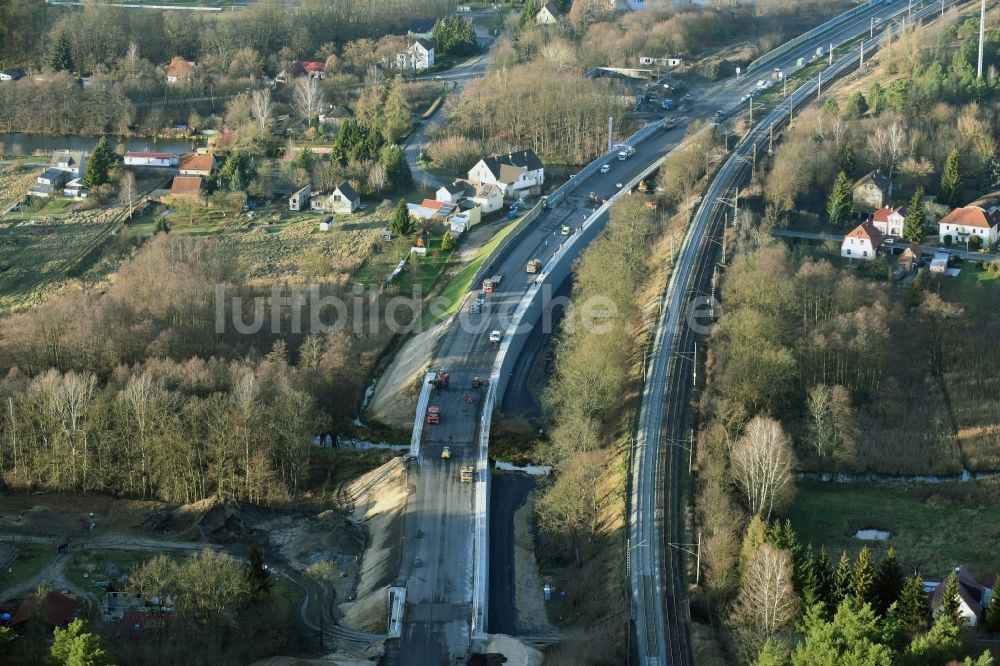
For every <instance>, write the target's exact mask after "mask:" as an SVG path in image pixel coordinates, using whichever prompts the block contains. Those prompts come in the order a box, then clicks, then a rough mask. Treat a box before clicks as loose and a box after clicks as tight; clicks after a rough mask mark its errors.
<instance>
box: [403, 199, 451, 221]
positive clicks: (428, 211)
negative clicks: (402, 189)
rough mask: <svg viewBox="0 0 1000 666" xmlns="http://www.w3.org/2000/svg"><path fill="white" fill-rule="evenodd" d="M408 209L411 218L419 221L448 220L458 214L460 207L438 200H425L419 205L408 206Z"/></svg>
mask: <svg viewBox="0 0 1000 666" xmlns="http://www.w3.org/2000/svg"><path fill="white" fill-rule="evenodd" d="M406 209H407V210H408V211H409V213H410V217H413V218H416V219H418V220H431V219H439V220H447V219H448V218H449V217H451V216H452V215H454V214H455V213H456V212H458V205H457V204H453V203H449V202H447V201H438V200H437V199H424V200H423V201H421V202H420V203H418V204H412V203H408V204H406Z"/></svg>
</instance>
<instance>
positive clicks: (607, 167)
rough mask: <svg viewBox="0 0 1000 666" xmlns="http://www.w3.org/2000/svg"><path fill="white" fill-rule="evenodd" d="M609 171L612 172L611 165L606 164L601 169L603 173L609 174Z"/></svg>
mask: <svg viewBox="0 0 1000 666" xmlns="http://www.w3.org/2000/svg"><path fill="white" fill-rule="evenodd" d="M609 171H611V165H610V164H605V165H604V166H602V167H601V173H607V172H609Z"/></svg>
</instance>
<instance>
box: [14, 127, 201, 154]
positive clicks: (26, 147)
mask: <svg viewBox="0 0 1000 666" xmlns="http://www.w3.org/2000/svg"><path fill="white" fill-rule="evenodd" d="M99 139H100V137H98V136H50V135H48V134H21V133H16V132H15V133H9V134H8V133H2V132H0V144H3V145H2V150H0V154H3V155H33V154H34V153H35V152H39V153H51V152H53V151H56V150H87V151H89V150H93V149H94V146H95V145H97V141H98V140H99ZM108 143H109V144H110V145H111V148H112V149H115V148H117V147H118V146H123V147H124V150H148V151H154V152H161V153H187V152H191V151H192V150H193V149H194V148H196V147H197V146H198V145H204V144H203V143H201V142H198V141H193V140H186V141H185V140H180V139H152V138H143V137H132V138H119V137H113V136H109V137H108Z"/></svg>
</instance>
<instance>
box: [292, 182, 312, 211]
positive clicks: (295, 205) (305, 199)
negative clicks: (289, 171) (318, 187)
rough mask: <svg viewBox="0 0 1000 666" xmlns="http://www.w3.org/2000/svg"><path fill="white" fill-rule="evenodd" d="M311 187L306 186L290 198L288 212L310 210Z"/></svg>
mask: <svg viewBox="0 0 1000 666" xmlns="http://www.w3.org/2000/svg"><path fill="white" fill-rule="evenodd" d="M310 191H311V190H310V189H309V186H308V185H306V186H305V187H302V188H300V189H298V190H296V191H295V192H294V193H292V196H290V197H288V210H309V193H310Z"/></svg>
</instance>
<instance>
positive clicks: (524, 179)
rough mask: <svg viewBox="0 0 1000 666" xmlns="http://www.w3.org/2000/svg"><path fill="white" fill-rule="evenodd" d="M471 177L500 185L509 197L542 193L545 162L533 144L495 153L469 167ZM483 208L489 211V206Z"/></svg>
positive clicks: (472, 179)
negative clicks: (503, 153) (504, 153)
mask: <svg viewBox="0 0 1000 666" xmlns="http://www.w3.org/2000/svg"><path fill="white" fill-rule="evenodd" d="M469 180H470V181H471V182H473V183H489V184H491V185H496V186H497V187H498V188H500V192H501V193H502V194H503V196H504V197H505V198H508V199H517V198H519V197H522V196H533V195H538V194H541V191H542V184H543V183H544V182H545V166H544V165H543V164H542V161H541V160H540V159H538V155H536V154H535V151H533V150H531V149H530V148H529V149H528V150H522V151H519V152H516V153H508V154H506V155H497V154H493V155H490V156H489V157H484V158H483V159H481V160H479V161H478V162H477V163H476V165H475V166H474V167H472V169H470V170H469ZM483 211H484V212H487V211H486V209H485V207H484V208H483Z"/></svg>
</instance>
